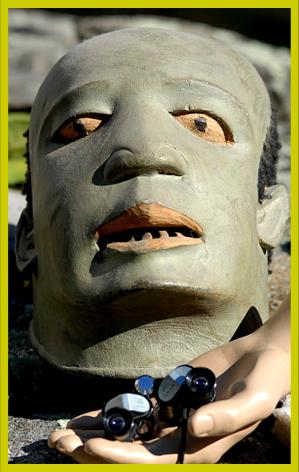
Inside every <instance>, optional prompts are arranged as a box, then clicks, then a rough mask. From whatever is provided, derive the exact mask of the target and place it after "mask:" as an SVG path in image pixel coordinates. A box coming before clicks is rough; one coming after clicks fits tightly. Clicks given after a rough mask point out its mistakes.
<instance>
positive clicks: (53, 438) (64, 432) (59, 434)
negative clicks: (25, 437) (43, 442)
mask: <svg viewBox="0 0 299 472" xmlns="http://www.w3.org/2000/svg"><path fill="white" fill-rule="evenodd" d="M75 435H76V433H75V432H74V431H73V430H72V429H57V430H55V431H52V433H51V434H50V435H49V437H48V446H49V447H51V448H53V447H56V443H57V441H59V439H61V438H63V437H64V436H75Z"/></svg>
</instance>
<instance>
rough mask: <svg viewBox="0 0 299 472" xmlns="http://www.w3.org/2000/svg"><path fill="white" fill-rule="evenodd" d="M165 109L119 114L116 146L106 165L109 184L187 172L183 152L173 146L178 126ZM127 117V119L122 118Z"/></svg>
mask: <svg viewBox="0 0 299 472" xmlns="http://www.w3.org/2000/svg"><path fill="white" fill-rule="evenodd" d="M164 113H165V111H164V110H163V114H161V110H149V109H148V107H145V109H143V110H140V108H139V109H136V108H135V110H134V113H132V115H131V116H133V119H132V118H131V119H129V118H128V113H127V115H126V116H125V117H121V116H119V119H118V122H119V123H120V125H119V126H117V127H116V128H117V130H118V133H117V136H115V134H114V136H113V141H114V146H113V147H114V149H113V150H112V152H111V154H110V156H109V158H108V160H107V161H106V164H105V166H104V180H105V182H106V183H107V184H109V183H119V182H122V181H124V180H128V179H130V178H133V177H138V176H140V175H154V174H164V175H174V176H182V175H185V174H186V172H187V164H186V160H185V158H184V156H183V153H182V152H181V151H179V149H178V147H177V146H175V145H174V141H175V133H176V129H175V128H172V126H171V119H172V117H170V116H169V115H168V116H167V114H166V115H165V116H164ZM123 118H124V119H123Z"/></svg>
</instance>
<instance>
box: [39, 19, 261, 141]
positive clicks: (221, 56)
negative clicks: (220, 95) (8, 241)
mask: <svg viewBox="0 0 299 472" xmlns="http://www.w3.org/2000/svg"><path fill="white" fill-rule="evenodd" d="M182 81H185V83H186V84H188V83H190V81H191V82H192V81H198V82H202V83H203V84H204V85H205V87H206V88H208V87H209V86H211V88H212V87H217V88H219V89H221V90H222V91H223V92H224V93H226V94H228V95H230V96H231V97H234V99H236V101H237V102H239V104H240V106H242V107H243V108H244V109H245V113H246V114H247V116H248V119H249V122H250V123H251V126H252V128H253V131H254V135H255V138H256V141H257V142H261V143H262V142H263V141H264V138H265V134H266V130H267V128H268V126H269V115H270V103H269V97H268V94H267V92H266V89H265V86H264V84H263V82H262V80H261V78H260V77H259V75H258V74H257V72H256V71H255V69H254V68H253V66H252V65H251V64H250V63H249V62H247V61H246V60H245V59H244V58H243V57H241V56H239V55H238V54H237V53H235V52H234V51H231V50H229V49H227V48H225V47H224V46H223V45H222V44H220V43H217V42H215V41H212V40H210V39H207V38H202V37H199V36H195V35H189V34H185V33H176V32H171V31H164V30H159V29H152V28H138V29H130V30H121V31H117V32H113V33H108V34H104V35H101V36H97V37H94V38H92V39H90V40H88V41H85V42H83V43H81V44H80V45H79V46H77V47H76V48H75V49H73V50H72V51H71V52H70V53H68V54H67V55H66V56H64V57H63V58H62V59H61V60H60V61H59V62H58V63H57V64H56V65H55V66H54V67H53V69H52V70H51V72H50V73H49V75H48V77H47V78H46V80H45V82H44V83H43V84H42V86H41V88H40V91H39V93H38V95H37V98H36V101H35V103H34V106H33V110H32V125H31V135H32V134H33V136H32V137H33V139H34V137H36V138H38V134H39V130H40V128H41V126H42V124H43V122H44V120H45V119H46V118H47V116H48V114H49V112H50V111H51V110H52V109H53V107H54V106H55V105H56V104H58V103H59V102H60V101H61V100H62V99H63V98H64V97H66V96H67V95H68V94H70V93H71V92H72V91H74V90H76V89H80V88H82V93H84V86H85V90H86V85H87V84H92V85H94V86H95V87H96V86H97V83H99V87H101V88H102V90H103V89H104V91H103V93H104V94H106V96H108V95H109V98H110V99H111V100H112V101H113V95H117V94H119V91H120V89H121V88H124V87H128V85H129V84H130V83H131V84H134V83H139V84H140V83H141V84H142V85H143V87H144V88H147V89H148V91H149V93H152V94H154V92H155V86H156V85H157V84H163V83H167V84H172V87H173V88H175V86H176V84H179V83H182ZM177 90H178V93H179V86H178V88H177ZM79 93H80V92H79ZM112 108H113V106H112Z"/></svg>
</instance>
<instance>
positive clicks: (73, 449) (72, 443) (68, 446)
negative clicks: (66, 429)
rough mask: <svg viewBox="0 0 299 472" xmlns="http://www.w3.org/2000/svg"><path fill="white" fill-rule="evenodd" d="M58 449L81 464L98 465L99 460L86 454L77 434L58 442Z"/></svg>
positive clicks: (62, 438) (66, 436) (63, 437)
mask: <svg viewBox="0 0 299 472" xmlns="http://www.w3.org/2000/svg"><path fill="white" fill-rule="evenodd" d="M56 449H57V450H58V451H59V452H60V453H61V454H65V455H66V456H69V457H71V458H72V459H74V460H75V461H76V462H79V463H80V464H98V463H99V462H98V459H97V458H95V457H93V456H90V455H88V454H86V452H85V451H84V447H83V443H82V441H81V439H80V438H79V436H77V435H75V434H70V435H64V436H61V438H60V439H59V440H58V441H57V442H56Z"/></svg>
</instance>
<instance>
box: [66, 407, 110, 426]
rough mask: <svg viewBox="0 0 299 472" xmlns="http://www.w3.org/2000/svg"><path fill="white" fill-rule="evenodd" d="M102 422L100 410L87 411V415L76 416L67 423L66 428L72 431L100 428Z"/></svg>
mask: <svg viewBox="0 0 299 472" xmlns="http://www.w3.org/2000/svg"><path fill="white" fill-rule="evenodd" d="M102 421H103V420H102V415H101V410H95V411H89V412H88V413H83V414H82V415H79V416H76V418H72V419H71V420H70V421H69V422H68V424H67V427H68V428H72V429H76V428H79V429H94V428H102Z"/></svg>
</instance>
